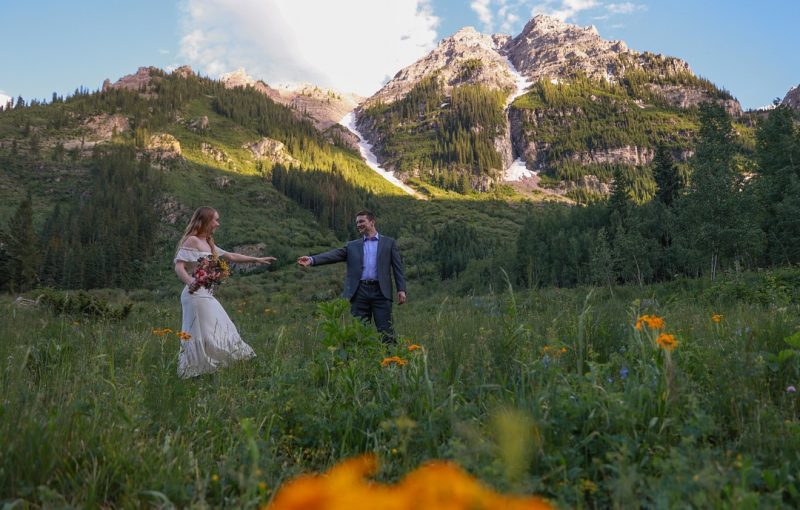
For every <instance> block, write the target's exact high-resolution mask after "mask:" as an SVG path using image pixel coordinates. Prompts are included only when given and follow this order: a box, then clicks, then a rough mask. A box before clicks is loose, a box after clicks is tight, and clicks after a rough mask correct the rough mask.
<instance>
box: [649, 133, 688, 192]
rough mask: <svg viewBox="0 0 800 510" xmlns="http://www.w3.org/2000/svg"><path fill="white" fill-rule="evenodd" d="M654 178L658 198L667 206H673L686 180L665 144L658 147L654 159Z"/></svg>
mask: <svg viewBox="0 0 800 510" xmlns="http://www.w3.org/2000/svg"><path fill="white" fill-rule="evenodd" d="M653 178H654V179H655V181H656V198H657V199H658V200H659V201H660V202H662V203H663V204H664V205H666V206H667V207H671V206H672V203H673V202H674V201H675V198H676V197H677V196H678V193H679V192H680V190H681V189H682V188H683V186H684V182H683V178H682V177H681V175H680V173H679V172H678V168H677V167H676V166H675V162H674V161H673V159H672V154H670V152H669V150H668V149H667V148H666V147H665V146H664V145H659V146H658V147H657V148H656V155H655V158H654V159H653Z"/></svg>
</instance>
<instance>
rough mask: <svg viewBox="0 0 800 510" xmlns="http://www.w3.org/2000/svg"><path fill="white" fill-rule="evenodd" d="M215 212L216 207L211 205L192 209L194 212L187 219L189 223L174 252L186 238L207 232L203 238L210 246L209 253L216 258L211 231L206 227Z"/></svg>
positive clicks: (215, 247)
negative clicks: (189, 218)
mask: <svg viewBox="0 0 800 510" xmlns="http://www.w3.org/2000/svg"><path fill="white" fill-rule="evenodd" d="M215 214H218V213H217V211H216V209H214V208H212V207H207V206H203V207H198V208H197V209H196V210H195V211H194V214H192V219H191V220H189V224H188V225H186V230H184V231H183V236H181V240H180V242H179V243H178V247H177V250H176V253H177V251H180V249H181V247H182V246H183V243H185V242H186V240H187V239H189V238H190V237H191V236H198V237H200V236H201V235H203V234H205V233H206V232H208V234H207V235H206V236H205V238H206V240H207V241H208V245H209V246H211V255H213V256H214V258H217V246H216V245H215V244H214V238H213V237H212V235H211V232H209V228H208V227H209V225H210V224H211V221H212V220H213V219H214V215H215Z"/></svg>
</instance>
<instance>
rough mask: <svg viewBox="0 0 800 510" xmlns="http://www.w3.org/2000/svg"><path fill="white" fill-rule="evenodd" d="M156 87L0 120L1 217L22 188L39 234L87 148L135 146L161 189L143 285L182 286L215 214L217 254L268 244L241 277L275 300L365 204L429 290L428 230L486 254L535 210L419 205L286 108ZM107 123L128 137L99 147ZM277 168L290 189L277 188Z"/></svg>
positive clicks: (489, 202)
mask: <svg viewBox="0 0 800 510" xmlns="http://www.w3.org/2000/svg"><path fill="white" fill-rule="evenodd" d="M153 87H154V88H153V91H152V93H151V95H150V96H148V97H142V96H140V95H139V94H135V93H131V92H126V91H114V90H111V91H108V92H103V93H93V94H82V95H79V96H75V97H72V98H67V99H66V100H64V101H58V102H55V103H52V104H48V105H34V106H30V107H25V108H21V109H14V110H10V111H4V112H0V133H3V138H2V141H0V168H1V169H2V172H0V180H1V181H0V198H1V199H2V200H0V212H2V213H3V215H4V217H5V218H9V217H10V216H11V215H12V214H13V212H14V211H15V209H16V208H17V206H18V204H20V202H21V201H22V200H23V198H24V197H25V196H26V193H27V192H28V191H30V193H31V197H32V201H33V211H34V227H35V229H36V231H37V232H42V231H43V230H44V227H45V225H46V224H47V223H48V221H49V220H50V216H51V214H52V212H53V209H54V207H55V206H56V205H57V204H61V206H62V208H64V209H69V208H70V207H84V206H85V205H86V198H87V196H88V195H87V193H89V192H88V190H90V189H91V187H92V186H93V185H94V184H93V182H94V181H93V177H92V175H93V174H92V168H94V166H96V163H95V160H94V159H93V158H92V152H93V149H92V148H91V147H92V144H94V143H97V147H98V148H104V149H103V150H104V151H105V150H109V149H113V148H114V147H119V148H125V147H135V148H136V151H137V152H136V154H137V156H136V157H137V159H141V158H150V161H151V164H152V166H153V168H154V169H155V172H154V173H153V178H155V179H157V182H158V185H159V186H160V192H159V194H158V197H157V200H156V202H157V203H156V204H154V207H155V209H156V211H157V213H158V215H159V216H160V218H161V220H160V224H159V228H158V232H159V236H158V239H157V240H156V241H154V242H155V243H156V245H157V246H156V248H157V249H156V252H155V255H154V258H153V260H152V261H151V262H152V263H151V264H150V265H149V266H148V269H147V276H146V277H145V278H143V279H142V283H141V285H143V286H145V287H149V288H162V287H164V286H165V285H166V286H173V285H175V286H177V282H176V281H175V278H174V275H172V273H171V259H172V254H173V251H172V250H173V249H174V246H175V243H176V242H177V239H178V237H179V235H180V232H181V230H182V229H183V227H184V225H185V223H186V221H187V220H188V217H189V215H190V214H191V212H192V211H193V210H194V208H196V207H198V206H200V205H211V206H213V207H215V208H217V209H218V210H219V211H220V214H221V221H222V227H221V228H220V230H219V231H218V235H217V241H218V242H219V244H220V245H221V246H223V247H225V248H227V249H232V248H236V247H237V246H243V245H254V244H256V243H264V245H265V248H264V250H263V251H264V252H265V253H266V254H270V255H274V256H277V257H279V259H280V260H279V262H278V264H277V266H276V267H274V268H273V271H271V272H269V273H265V272H264V271H261V270H259V271H256V272H255V273H252V274H251V275H250V276H247V277H246V278H245V280H249V281H252V282H253V283H254V284H255V285H256V286H261V285H266V288H268V289H270V291H276V292H281V291H283V290H286V289H293V290H296V289H302V288H305V287H308V285H309V284H308V283H307V281H306V280H304V279H303V278H305V277H304V276H297V275H296V274H295V270H294V268H293V267H292V264H293V262H294V260H295V259H296V258H297V257H298V256H300V255H303V254H307V253H313V252H317V251H320V250H323V249H328V248H330V247H334V246H339V245H341V244H342V242H343V241H344V240H346V239H349V238H351V237H352V236H353V235H354V228H353V217H352V216H353V214H354V213H355V212H356V211H358V210H360V209H362V208H365V207H367V208H372V209H374V210H376V211H377V212H378V215H379V228H380V230H381V231H382V232H384V233H385V234H388V235H392V236H394V237H397V238H398V239H399V240H400V241H401V247H402V248H403V255H404V257H405V259H406V264H407V266H408V272H409V274H410V276H411V278H412V279H420V280H437V279H438V274H437V269H436V264H435V263H434V262H432V261H431V250H432V249H433V248H432V246H431V243H432V242H433V239H434V235H435V233H436V231H437V230H439V229H441V228H444V227H445V226H446V225H447V224H448V223H449V222H461V223H467V224H471V225H474V226H475V228H476V229H477V231H476V232H477V234H476V235H478V236H480V237H481V238H482V239H483V240H484V241H485V242H486V243H488V244H490V245H493V246H494V248H493V249H492V250H489V251H488V252H487V255H490V254H491V253H494V252H500V251H502V250H504V249H507V250H511V249H512V247H513V244H514V242H515V235H516V232H517V231H518V229H519V227H520V225H521V224H522V222H523V221H524V217H525V216H526V214H527V211H529V210H530V209H531V207H532V205H530V204H528V203H527V202H523V201H520V200H519V199H518V198H514V196H513V194H512V195H503V194H486V195H481V196H472V197H464V196H463V195H460V194H457V193H450V192H443V191H441V190H438V189H436V188H430V190H431V191H430V192H429V193H428V194H429V196H430V198H431V199H430V200H427V201H419V200H416V199H413V198H410V197H408V196H406V195H405V194H403V193H402V192H401V191H399V190H398V189H397V188H395V187H393V186H392V185H390V184H389V183H388V182H387V181H385V180H384V179H382V178H380V177H379V176H378V175H377V174H375V173H374V172H373V171H372V170H370V169H369V168H368V167H367V166H366V165H365V164H364V163H363V162H362V161H361V159H360V158H359V156H358V155H357V154H355V153H354V152H352V151H349V150H346V149H343V148H341V147H337V146H334V145H332V144H330V143H328V142H327V141H325V140H324V139H322V137H321V135H319V133H317V132H316V131H315V130H314V129H313V128H312V127H310V125H309V124H308V123H307V122H305V121H302V120H298V119H296V118H295V117H294V114H293V113H292V112H291V110H288V109H287V108H285V107H283V106H280V105H276V104H274V103H272V101H270V100H269V99H268V98H266V97H264V96H263V95H261V94H258V93H257V92H255V91H253V90H244V89H237V90H228V89H224V88H223V87H222V86H221V85H219V84H217V83H216V82H212V81H210V80H205V79H200V78H196V77H189V78H186V79H184V78H179V77H177V76H173V75H164V76H159V80H156V81H154V85H153ZM112 115H116V116H118V117H120V118H122V119H123V120H124V121H125V122H124V125H125V126H130V129H119V130H117V129H114V131H113V132H111V131H110V130H109V132H107V133H106V136H105V138H103V135H102V134H99V133H98V132H97V131H98V130H93V129H92V127H91V126H92V125H93V123H97V122H100V121H106V122H109V121H108V119H111V118H113V117H112ZM202 117H207V119H208V128H207V129H204V130H197V129H195V128H193V127H192V121H193V120H194V119H198V118H202ZM162 134H167V135H170V136H172V137H174V139H175V140H176V141H177V143H178V144H179V145H180V151H181V154H180V157H167V156H169V155H167V156H165V155H164V154H163V153H159V152H158V150H156V149H155V148H153V147H151V146H150V145H149V144H150V143H151V142H152V140H153V137H154V136H156V135H159V136H160V135H162ZM265 136H266V137H270V138H271V139H272V140H276V141H277V142H281V143H283V144H284V152H285V154H286V155H288V156H289V157H290V158H293V159H294V161H295V163H293V164H291V165H288V166H287V165H286V164H283V165H280V164H278V163H276V162H274V161H271V160H270V159H268V158H267V159H260V160H259V159H256V158H255V157H254V155H253V154H252V152H251V151H250V149H248V148H245V147H243V146H244V145H245V144H252V143H254V142H257V141H259V140H261V139H262V137H265ZM81 142H83V148H81ZM95 152H97V151H95ZM276 165H277V166H276ZM278 166H280V168H281V171H282V172H283V173H284V175H288V176H289V177H290V178H291V182H288V181H286V180H285V179H284V180H283V181H281V182H277V181H276V180H275V177H276V176H275V173H276V172H277V170H276V172H273V170H274V169H276V168H277V167H278ZM276 186H278V187H277V188H276ZM81 204H83V205H81ZM3 223H5V222H2V223H0V229H2V228H3V227H5V225H4V224H3ZM299 274H303V273H299ZM320 274H322V275H325V276H320ZM340 274H341V268H324V269H321V270H320V271H319V272H316V273H314V274H313V275H310V276H308V277H310V278H312V281H316V282H319V281H324V282H330V283H329V284H322V285H321V286H320V288H321V289H322V290H321V292H322V293H323V295H333V294H335V292H336V291H338V288H339V285H340V283H339V281H340V279H341V278H340ZM327 275H335V276H327ZM333 282H336V283H335V284H334V283H333Z"/></svg>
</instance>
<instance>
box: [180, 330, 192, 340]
mask: <svg viewBox="0 0 800 510" xmlns="http://www.w3.org/2000/svg"><path fill="white" fill-rule="evenodd" d="M177 335H178V338H180V339H181V340H183V341H184V342H186V341H187V340H189V339H190V338H192V335H190V334H189V333H187V332H186V331H181V332H180V333H177Z"/></svg>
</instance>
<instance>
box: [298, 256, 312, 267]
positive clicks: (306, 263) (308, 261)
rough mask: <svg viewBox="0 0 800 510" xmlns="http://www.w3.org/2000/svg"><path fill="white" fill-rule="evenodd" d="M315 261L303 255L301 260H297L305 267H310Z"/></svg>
mask: <svg viewBox="0 0 800 510" xmlns="http://www.w3.org/2000/svg"><path fill="white" fill-rule="evenodd" d="M312 262H313V260H311V257H309V256H308V255H303V256H302V257H300V258H299V259H297V263H298V264H300V265H301V266H303V267H308V266H310V265H311V264H312Z"/></svg>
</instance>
